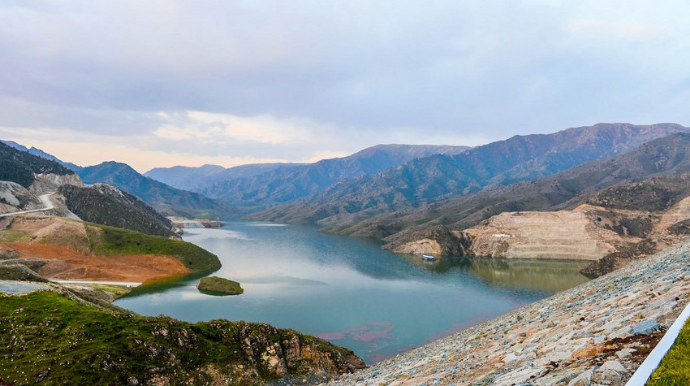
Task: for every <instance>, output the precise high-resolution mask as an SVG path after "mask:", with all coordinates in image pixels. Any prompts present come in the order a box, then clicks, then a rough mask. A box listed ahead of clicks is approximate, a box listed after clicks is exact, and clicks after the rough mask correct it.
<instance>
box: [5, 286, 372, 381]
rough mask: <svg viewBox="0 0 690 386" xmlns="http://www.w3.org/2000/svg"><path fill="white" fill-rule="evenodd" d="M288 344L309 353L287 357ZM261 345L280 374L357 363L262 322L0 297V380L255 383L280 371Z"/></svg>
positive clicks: (42, 295) (40, 297) (340, 351)
mask: <svg viewBox="0 0 690 386" xmlns="http://www.w3.org/2000/svg"><path fill="white" fill-rule="evenodd" d="M288 342H289V343H288ZM290 347H295V348H296V349H297V352H303V351H306V350H311V352H312V353H313V356H312V357H309V358H308V357H307V356H302V355H300V354H297V355H296V356H293V357H290V360H287V359H286V358H287V357H288V356H289V353H291V352H292V351H291V350H290ZM269 348H273V349H274V350H276V351H278V354H276V357H277V358H278V359H279V360H283V362H282V363H285V366H286V367H287V369H286V371H287V374H286V375H308V374H310V373H312V372H314V371H316V372H319V371H321V370H323V371H324V372H325V373H327V374H330V375H335V374H337V373H340V372H345V371H353V370H354V366H355V365H359V364H358V363H359V362H361V361H359V362H358V358H356V357H355V356H354V354H352V352H351V351H349V350H346V349H344V348H340V347H337V346H333V345H331V344H329V343H327V342H325V341H323V340H320V339H317V338H313V337H309V336H305V335H302V334H299V333H297V332H294V331H291V330H281V329H276V328H273V327H271V326H269V325H266V324H256V323H245V322H228V321H225V320H215V321H211V322H204V323H194V324H191V323H186V322H181V321H177V320H175V319H171V318H168V317H141V316H136V315H132V314H128V313H124V312H112V311H102V310H99V309H98V308H95V307H92V306H90V305H87V304H84V303H78V302H76V301H74V300H70V299H68V298H67V297H66V296H63V295H61V294H58V293H55V292H48V291H38V292H34V293H32V294H29V295H26V296H4V295H0V384H12V385H17V386H20V385H34V384H41V385H127V384H130V385H131V384H150V382H155V381H158V382H160V383H161V384H171V385H179V384H187V385H206V384H227V385H245V386H251V385H260V384H265V383H266V382H267V381H270V380H273V379H276V378H279V377H280V376H281V375H283V374H280V373H281V372H280V371H276V370H275V368H274V367H272V366H271V365H270V363H269V361H267V360H264V359H262V356H266V355H269V356H270V355H272V354H270V351H271V350H270V349H269ZM166 381H167V382H166ZM214 382H218V383H214Z"/></svg>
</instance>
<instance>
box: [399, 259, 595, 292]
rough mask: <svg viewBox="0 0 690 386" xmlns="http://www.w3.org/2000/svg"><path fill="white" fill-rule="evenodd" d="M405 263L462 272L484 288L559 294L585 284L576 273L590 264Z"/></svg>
mask: <svg viewBox="0 0 690 386" xmlns="http://www.w3.org/2000/svg"><path fill="white" fill-rule="evenodd" d="M405 258H406V259H407V260H408V261H411V262H412V263H414V264H416V265H418V266H421V267H423V268H425V269H427V270H429V271H432V272H435V273H437V274H449V273H451V272H452V271H454V270H461V271H465V272H468V273H469V274H471V275H473V276H476V277H478V278H481V279H482V280H483V281H484V282H485V283H486V284H488V285H491V286H500V287H505V288H515V289H529V290H536V291H541V292H548V293H553V292H559V291H563V290H566V289H568V288H572V287H575V286H577V285H580V284H582V283H585V282H586V281H587V280H588V279H587V278H586V277H584V276H582V275H581V274H580V273H579V271H580V270H581V269H583V268H585V267H587V266H588V265H589V264H590V262H589V261H579V260H556V259H504V258H485V257H449V258H443V259H439V260H436V261H432V262H430V261H424V260H422V259H421V258H419V257H418V256H405Z"/></svg>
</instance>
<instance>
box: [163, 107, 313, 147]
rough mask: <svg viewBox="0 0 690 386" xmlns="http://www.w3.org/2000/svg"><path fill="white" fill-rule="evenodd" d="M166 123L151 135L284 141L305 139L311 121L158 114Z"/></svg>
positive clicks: (200, 138) (218, 115) (179, 137)
mask: <svg viewBox="0 0 690 386" xmlns="http://www.w3.org/2000/svg"><path fill="white" fill-rule="evenodd" d="M158 115H159V116H160V117H161V118H162V119H163V120H164V121H165V122H166V123H165V124H164V125H162V126H160V127H159V128H158V129H156V130H155V131H154V135H156V136H158V137H161V138H166V139H173V140H189V139H195V140H200V141H202V142H217V141H221V142H227V141H229V140H235V141H251V142H258V143H267V144H274V145H275V144H284V143H288V142H297V141H305V140H308V139H309V131H308V129H307V127H309V126H314V124H313V123H311V122H308V121H306V120H298V119H282V120H281V119H276V118H274V117H271V116H269V115H261V116H255V117H239V116H236V115H231V114H217V113H216V114H214V113H209V112H204V111H184V112H181V113H179V112H175V113H166V112H161V113H159V114H158Z"/></svg>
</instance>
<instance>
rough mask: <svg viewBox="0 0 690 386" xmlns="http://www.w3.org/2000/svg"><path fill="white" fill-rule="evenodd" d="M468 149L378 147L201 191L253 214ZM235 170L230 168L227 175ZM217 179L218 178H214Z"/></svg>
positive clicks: (281, 167) (205, 186)
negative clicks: (393, 168)
mask: <svg viewBox="0 0 690 386" xmlns="http://www.w3.org/2000/svg"><path fill="white" fill-rule="evenodd" d="M467 149H468V148H467V147H465V146H431V145H378V146H374V147H370V148H367V149H364V150H362V151H360V152H358V153H355V154H353V155H350V156H348V157H344V158H333V159H327V160H322V161H319V162H316V163H313V164H305V165H294V164H288V165H274V164H273V165H269V166H265V167H266V168H268V169H272V170H268V171H266V172H264V173H257V174H253V175H245V176H244V177H240V176H239V173H235V174H233V175H230V176H229V179H225V180H223V181H220V182H215V183H212V184H211V185H208V184H203V183H202V184H201V185H200V187H199V189H198V191H199V192H201V193H203V194H205V195H207V196H208V197H212V198H218V199H222V200H225V201H227V202H229V203H231V204H233V205H235V206H237V207H239V208H241V209H244V210H245V211H254V210H259V209H264V208H269V207H272V206H275V205H278V204H282V203H286V202H291V201H294V200H297V199H300V198H304V197H308V196H311V195H313V194H316V193H319V192H321V191H323V190H324V189H326V188H328V187H329V186H331V185H333V184H335V183H338V182H339V181H343V180H347V179H352V178H357V177H360V176H366V175H370V174H373V173H377V172H380V171H381V170H384V169H387V168H389V167H391V166H395V165H400V164H403V163H405V162H408V161H410V160H413V159H416V158H424V157H428V156H430V155H432V154H448V155H453V154H459V153H463V152H465V151H467ZM233 169H234V168H233ZM233 169H229V170H228V174H231V172H230V171H231V170H233ZM255 172H256V169H251V173H255ZM216 176H219V175H218V174H217V175H214V176H213V177H216ZM210 181H211V182H213V181H214V180H213V179H211V180H210Z"/></svg>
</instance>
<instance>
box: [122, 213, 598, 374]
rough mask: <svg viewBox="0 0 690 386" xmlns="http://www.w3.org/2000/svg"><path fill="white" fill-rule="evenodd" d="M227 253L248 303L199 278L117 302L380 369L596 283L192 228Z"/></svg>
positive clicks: (263, 230)
mask: <svg viewBox="0 0 690 386" xmlns="http://www.w3.org/2000/svg"><path fill="white" fill-rule="evenodd" d="M185 232H186V233H185V236H184V239H185V240H186V241H189V242H192V243H194V244H197V245H199V246H201V247H203V248H205V249H207V250H209V251H211V252H213V253H215V254H216V255H218V257H219V258H220V260H221V262H222V264H223V267H222V268H221V269H220V270H219V271H217V272H215V273H213V275H215V276H220V277H224V278H227V279H231V280H235V281H238V282H240V283H241V285H242V287H243V288H244V290H245V292H244V294H242V295H239V296H225V297H217V296H210V295H204V294H202V293H200V292H199V291H198V290H197V289H196V287H195V285H196V283H197V282H198V279H178V280H175V281H170V282H165V283H157V284H155V285H145V286H142V287H141V288H137V289H136V290H135V291H133V292H132V293H131V294H130V295H128V296H126V297H124V298H121V299H119V300H117V301H116V302H115V304H116V305H118V306H120V307H124V308H127V309H130V310H133V311H134V312H137V313H139V314H142V315H150V316H155V315H159V314H165V315H169V316H172V317H174V318H177V319H181V320H186V321H190V322H196V321H207V320H212V319H220V318H224V319H228V320H244V321H248V322H265V323H269V324H271V325H274V326H276V327H280V328H291V329H295V330H298V331H300V332H303V333H307V334H311V335H316V336H319V337H322V338H324V339H327V340H329V341H331V342H333V343H334V344H337V345H341V346H345V347H348V348H350V349H352V350H353V351H354V352H355V353H356V354H357V355H358V356H360V357H361V358H362V359H364V360H365V361H366V362H367V363H370V364H371V363H375V362H377V361H380V360H383V359H385V358H388V357H391V356H394V355H396V354H398V353H401V352H404V351H407V350H410V349H412V348H414V347H418V346H421V345H423V344H425V343H428V342H430V341H433V340H435V339H439V338H441V337H444V336H448V335H450V334H453V333H455V332H459V331H462V330H463V329H465V328H467V327H470V326H473V325H476V324H479V323H481V322H483V321H486V320H489V319H491V318H494V317H496V316H499V315H501V314H504V313H506V312H509V311H511V310H513V309H515V308H518V307H521V306H524V305H526V304H529V303H532V302H535V301H538V300H540V299H543V298H545V297H548V296H549V295H551V294H553V293H554V292H557V291H561V290H564V289H567V288H571V287H574V286H576V285H578V284H581V283H584V282H586V281H587V278H585V277H584V276H582V275H581V274H580V273H579V272H578V271H579V270H580V269H582V268H584V267H585V266H587V265H588V262H582V261H562V260H531V259H522V260H518V259H483V258H447V259H442V260H439V261H435V262H424V261H422V259H421V257H412V256H409V257H403V256H399V255H395V254H392V253H390V252H387V251H384V250H382V249H381V248H380V245H379V244H377V243H374V242H369V241H365V240H359V239H353V238H347V237H342V236H336V235H328V234H323V233H319V232H318V231H316V230H314V229H313V228H309V227H300V226H292V225H289V226H284V225H277V224H264V223H250V222H233V223H228V224H226V225H225V226H224V227H223V228H221V229H201V228H200V229H185Z"/></svg>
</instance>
